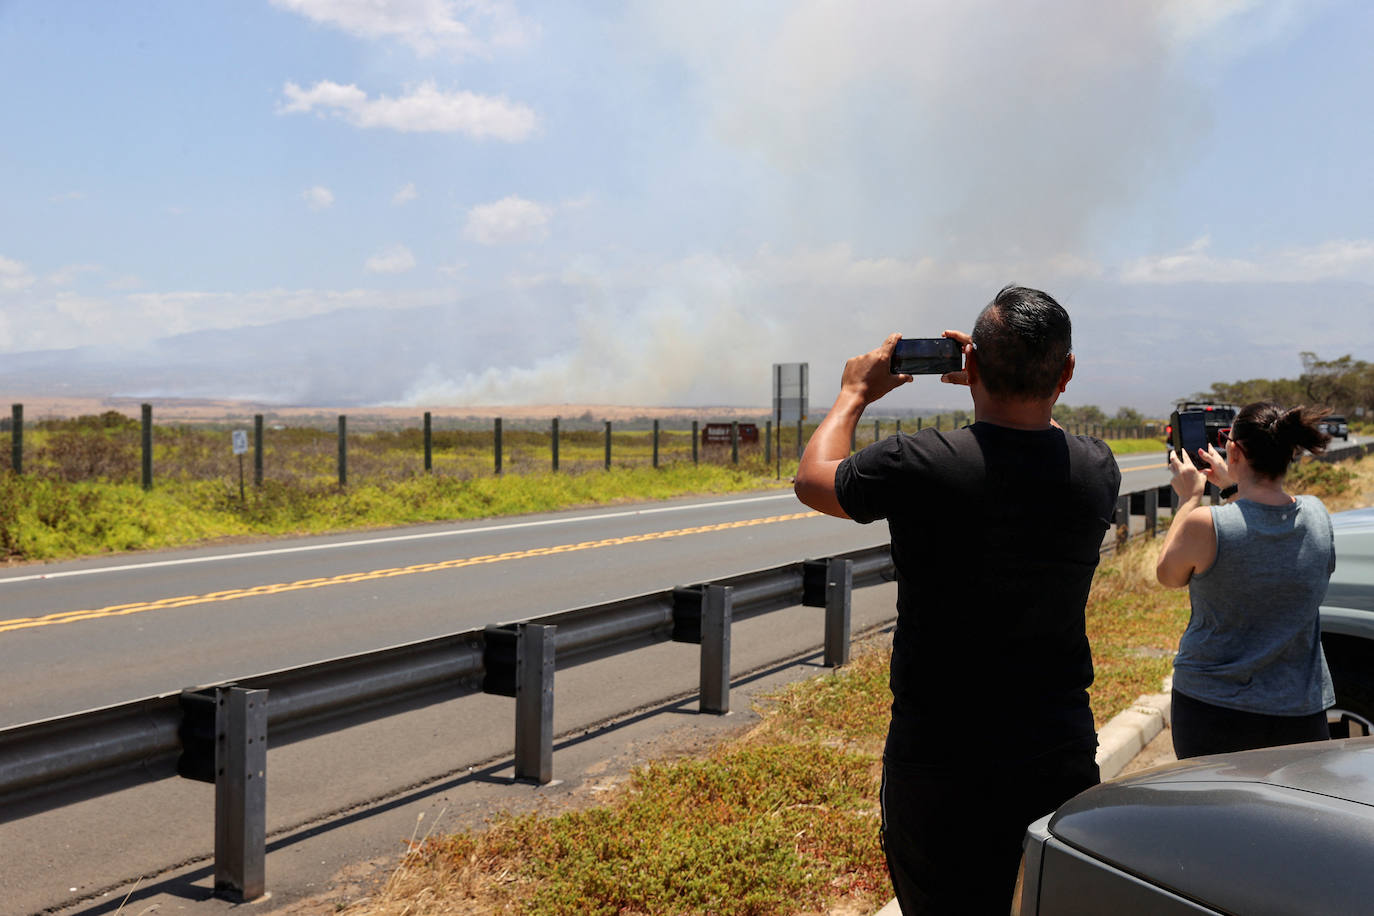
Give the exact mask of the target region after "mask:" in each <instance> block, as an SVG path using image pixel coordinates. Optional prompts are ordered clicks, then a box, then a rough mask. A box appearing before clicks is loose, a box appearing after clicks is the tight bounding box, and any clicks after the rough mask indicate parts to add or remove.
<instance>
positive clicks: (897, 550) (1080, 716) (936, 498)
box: [835, 423, 1121, 763]
mask: <svg viewBox="0 0 1374 916" xmlns="http://www.w3.org/2000/svg"><path fill="white" fill-rule="evenodd" d="M1120 484H1121V472H1120V470H1118V468H1117V465H1116V460H1115V459H1114V458H1113V457H1112V454H1111V451H1110V450H1109V449H1108V448H1107V446H1106V444H1105V443H1103V442H1101V441H1099V440H1097V439H1093V438H1090V437H1088V436H1071V435H1069V434H1067V433H1065V432H1064V431H1063V430H1060V429H1057V428H1050V429H1045V430H1034V431H1027V430H1017V429H1010V428H1007V427H1003V426H995V425H993V424H991V423H975V424H973V425H972V426H968V427H965V428H963V429H958V430H954V431H951V432H940V431H938V430H934V429H927V430H924V431H922V432H919V433H917V434H916V435H897V436H892V437H890V438H888V439H886V440H884V441H882V442H878V443H875V444H873V445H871V446H869V447H867V448H865V449H863V450H861V451H859V452H857V453H855V454H853V455H851V456H850V457H848V458H846V459H845V460H844V461H842V462H841V463H840V466H839V468H838V470H837V471H836V473H835V491H836V495H837V497H838V498H839V502H840V505H841V506H843V507H844V510H845V512H846V513H848V515H849V516H850V518H853V519H854V520H856V521H859V522H865V523H867V522H872V521H874V520H876V519H880V518H886V519H887V520H888V526H889V528H890V530H891V533H892V559H893V562H894V564H895V566H896V569H897V631H896V635H895V636H894V640H893V651H892V675H891V687H892V694H893V703H892V719H893V724H892V728H891V730H890V731H889V735H888V742H887V749H886V752H885V753H886V756H887V758H888V759H889V760H893V761H901V762H910V763H941V762H946V761H949V760H950V759H952V758H955V757H959V756H962V755H963V753H964V752H966V751H968V750H970V749H973V748H977V747H979V746H981V745H986V744H990V743H991V742H993V741H999V740H1000V741H1003V745H1002V746H1003V747H1006V746H1007V745H1008V744H1010V746H1011V747H1013V748H1016V749H1017V750H1019V752H1020V754H1021V755H1022V756H1025V757H1032V756H1035V755H1036V754H1039V753H1041V752H1044V751H1046V750H1049V749H1051V748H1054V747H1058V746H1060V745H1063V744H1065V743H1066V742H1069V741H1073V740H1076V739H1082V738H1084V737H1086V736H1090V735H1092V734H1093V719H1092V712H1091V710H1090V709H1089V706H1088V699H1087V687H1088V685H1089V684H1091V683H1092V679H1093V667H1092V656H1091V654H1090V651H1089V647H1088V639H1087V636H1086V634H1085V632H1084V620H1083V608H1084V606H1085V604H1086V603H1087V598H1088V589H1089V587H1090V586H1091V584H1092V577H1093V571H1094V570H1095V569H1096V568H1097V560H1098V555H1099V551H1100V549H1101V545H1102V537H1103V535H1104V533H1105V532H1106V530H1107V528H1108V527H1109V526H1110V524H1111V518H1112V513H1113V509H1114V507H1115V503H1116V496H1117V490H1118V489H1119V487H1120ZM1007 738H1011V739H1012V740H1011V741H1010V742H1005V741H1004V739H1007Z"/></svg>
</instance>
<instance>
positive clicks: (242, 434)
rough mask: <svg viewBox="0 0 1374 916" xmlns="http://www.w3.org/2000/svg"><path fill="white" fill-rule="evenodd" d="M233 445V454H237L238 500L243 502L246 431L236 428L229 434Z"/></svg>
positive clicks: (246, 445)
mask: <svg viewBox="0 0 1374 916" xmlns="http://www.w3.org/2000/svg"><path fill="white" fill-rule="evenodd" d="M229 438H230V441H231V442H232V443H233V446H234V454H235V455H238V456H239V502H243V501H244V498H243V456H244V454H246V453H247V451H248V431H247V430H245V429H236V430H234V431H233V432H231V433H230V434H229Z"/></svg>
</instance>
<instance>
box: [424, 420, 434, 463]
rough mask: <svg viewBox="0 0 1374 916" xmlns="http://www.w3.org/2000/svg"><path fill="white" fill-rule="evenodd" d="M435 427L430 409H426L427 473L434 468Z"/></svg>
mask: <svg viewBox="0 0 1374 916" xmlns="http://www.w3.org/2000/svg"><path fill="white" fill-rule="evenodd" d="M433 435H434V428H433V426H432V425H431V422H430V417H429V411H428V410H426V411H425V473H426V474H428V473H429V472H431V471H433V470H434V439H433Z"/></svg>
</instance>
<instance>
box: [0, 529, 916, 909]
mask: <svg viewBox="0 0 1374 916" xmlns="http://www.w3.org/2000/svg"><path fill="white" fill-rule="evenodd" d="M891 576H892V558H891V552H890V550H889V548H888V545H886V544H883V545H880V546H877V547H871V548H866V549H863V550H858V551H853V552H850V553H846V554H842V555H840V556H836V557H829V558H826V559H823V560H809V561H802V562H794V563H789V564H786V565H783V566H779V567H774V568H771V569H764V570H759V571H756V572H751V573H745V574H743V575H738V576H733V577H731V578H727V579H722V580H718V581H715V582H710V583H705V584H700V585H693V586H685V587H680V588H674V589H667V590H664V591H660V592H653V593H650V594H646V595H639V596H636V597H632V598H625V599H622V600H619V601H613V602H609V603H605V604H598V605H592V606H588V607H583V608H577V609H573V610H567V611H561V612H558V613H554V614H549V615H545V616H541V617H534V618H529V619H526V620H520V621H514V622H511V623H507V624H499V625H495V626H487V627H483V628H476V629H470V630H464V631H462V632H459V633H453V634H450V635H448V636H441V637H437V638H434V639H427V640H422V641H419V642H414V643H409V644H406V645H400V646H394V647H391V648H387V649H381V650H377V651H373V652H365V653H361V654H358V655H350V656H346V657H342V658H337V659H332V660H329V661H322V662H316V663H314V664H310V665H304V666H301V667H295V668H289V669H284V670H279V671H272V672H267V673H263V674H258V675H252V676H248V677H241V678H235V679H233V680H230V681H223V682H219V683H215V684H209V685H205V686H202V687H195V688H188V689H186V690H182V691H178V692H176V693H167V694H161V695H158V696H153V697H147V698H144V699H140V700H134V701H131V702H127V703H121V704H119V705H115V706H109V707H104V708H100V709H93V710H88V711H86V712H79V713H75V714H72V715H66V716H60V717H57V718H53V719H47V720H43V721H39V722H32V723H28V724H24V725H18V726H13V727H10V728H6V729H0V822H4V821H7V820H11V819H13V818H15V817H19V816H25V815H28V814H32V813H35V812H38V811H43V810H49V809H52V808H57V807H61V806H63V805H66V804H70V803H72V802H74V801H78V800H81V799H84V798H92V797H95V796H98V795H103V794H107V793H109V792H113V791H117V790H119V789H123V788H127V787H129V786H133V785H139V784H142V783H147V782H153V781H158V780H162V779H167V778H170V777H173V776H181V777H183V778H188V779H196V780H200V781H203V782H211V783H214V784H215V825H216V826H215V891H216V894H217V895H219V896H223V897H227V898H229V899H231V900H239V901H242V900H251V899H254V898H256V897H259V896H261V895H262V894H263V893H264V892H265V890H266V887H265V869H264V859H265V850H266V793H265V791H264V786H265V777H266V747H267V740H268V735H269V734H270V736H271V742H272V744H273V745H280V744H284V743H290V742H292V741H295V740H300V739H302V738H306V737H310V736H312V735H316V734H321V733H323V732H327V731H331V730H334V729H335V728H338V727H343V725H352V724H356V723H357V722H359V721H365V720H368V719H373V718H381V717H383V716H387V715H391V714H393V713H395V712H397V711H400V710H402V709H413V708H416V707H418V706H420V705H425V704H428V703H432V702H440V701H443V700H449V699H453V698H456V697H461V696H464V695H469V694H472V693H478V692H481V693H489V694H496V695H502V696H509V697H513V698H514V699H515V706H516V709H515V776H516V778H517V779H519V780H529V781H534V782H539V783H547V782H549V781H550V780H551V779H552V755H553V676H554V670H555V667H568V666H572V665H576V664H580V663H583V662H586V661H591V660H592V659H595V658H603V657H606V656H609V655H615V654H619V653H621V652H626V651H631V650H633V649H636V648H639V647H641V646H645V645H649V644H653V643H658V642H666V641H669V640H672V641H677V642H687V643H697V644H700V645H701V647H702V651H701V681H700V683H701V690H700V703H701V709H702V711H704V712H715V713H724V712H728V711H729V708H730V707H729V691H730V638H729V635H730V624H731V621H732V619H733V618H734V617H735V616H742V615H745V614H749V615H752V614H757V613H765V612H768V611H772V610H777V609H780V608H783V607H791V606H796V605H798V604H801V605H807V606H816V607H824V608H826V613H825V626H824V630H825V632H824V645H825V651H824V654H825V664H827V665H831V666H835V665H840V664H843V663H844V662H846V661H848V658H849V635H850V634H849V630H850V627H849V613H850V598H851V589H852V588H853V586H854V585H856V584H857V585H867V584H874V583H876V582H879V581H882V580H884V579H890V578H891Z"/></svg>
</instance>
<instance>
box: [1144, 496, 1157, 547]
mask: <svg viewBox="0 0 1374 916" xmlns="http://www.w3.org/2000/svg"><path fill="white" fill-rule="evenodd" d="M1158 527H1159V490H1157V489H1155V490H1146V491H1145V536H1146V537H1147V538H1152V537H1154V536H1155V529H1156V528H1158Z"/></svg>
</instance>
